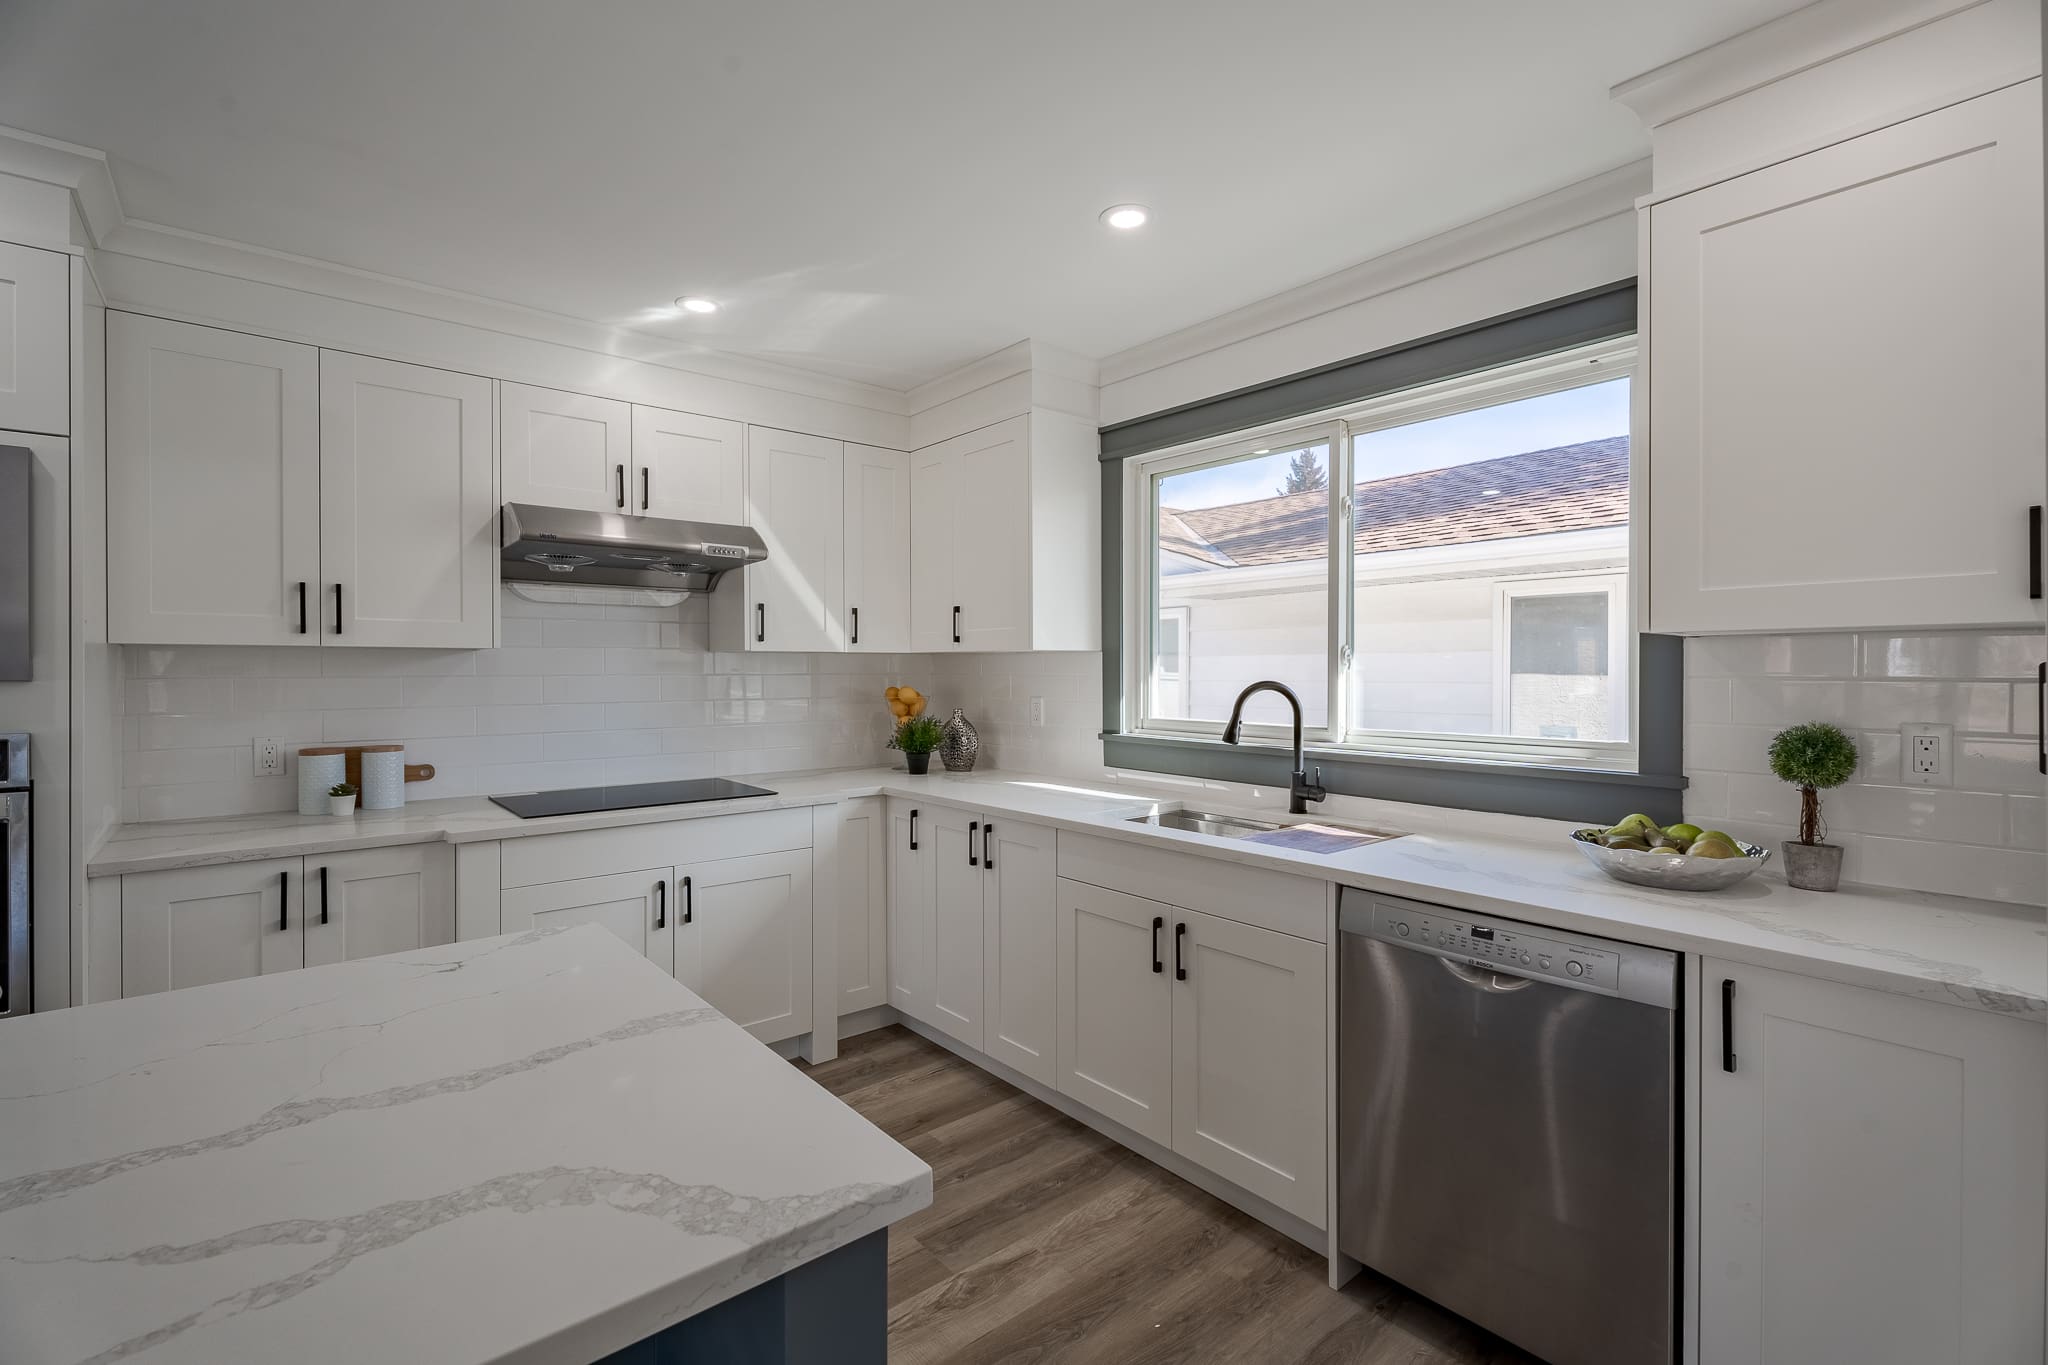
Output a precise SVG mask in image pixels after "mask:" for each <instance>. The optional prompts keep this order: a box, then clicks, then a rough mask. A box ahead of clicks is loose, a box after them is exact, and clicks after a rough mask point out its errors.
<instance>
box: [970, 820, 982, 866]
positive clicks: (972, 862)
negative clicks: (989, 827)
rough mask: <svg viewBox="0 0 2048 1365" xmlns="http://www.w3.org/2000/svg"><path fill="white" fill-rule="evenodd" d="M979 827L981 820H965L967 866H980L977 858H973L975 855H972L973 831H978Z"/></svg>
mask: <svg viewBox="0 0 2048 1365" xmlns="http://www.w3.org/2000/svg"><path fill="white" fill-rule="evenodd" d="M980 829H981V821H979V820H969V821H968V822H967V865H968V866H969V867H980V866H981V863H980V862H979V860H977V859H976V858H975V856H974V836H975V833H976V832H977V831H979V830H980Z"/></svg>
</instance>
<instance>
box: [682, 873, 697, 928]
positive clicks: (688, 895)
mask: <svg viewBox="0 0 2048 1365" xmlns="http://www.w3.org/2000/svg"><path fill="white" fill-rule="evenodd" d="M696 916H697V892H696V889H695V888H694V887H692V886H691V885H690V879H689V878H688V877H685V878H683V923H685V924H688V923H689V922H690V921H691V920H693V919H695V918H696Z"/></svg>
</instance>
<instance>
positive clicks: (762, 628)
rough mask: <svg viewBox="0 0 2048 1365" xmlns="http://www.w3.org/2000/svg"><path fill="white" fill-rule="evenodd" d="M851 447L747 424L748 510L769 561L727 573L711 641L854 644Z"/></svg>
mask: <svg viewBox="0 0 2048 1365" xmlns="http://www.w3.org/2000/svg"><path fill="white" fill-rule="evenodd" d="M845 462H846V451H845V448H844V447H843V446H842V445H841V444H840V443H839V442H838V441H831V440H827V439H825V438H824V437H822V436H806V435H803V434H802V433H800V432H794V431H777V430H775V429H773V428H771V427H748V428H747V515H746V516H745V517H744V518H743V520H744V521H745V523H746V524H747V525H748V526H751V527H753V528H754V530H755V532H756V533H758V534H759V535H760V537H761V539H762V541H763V542H765V543H766V545H767V547H768V558H767V559H765V560H763V561H762V562H761V563H758V564H750V565H748V566H747V567H746V568H744V569H742V570H740V571H738V572H737V573H728V574H726V575H725V577H724V578H722V579H720V580H719V584H718V590H717V592H716V593H715V594H714V595H713V597H712V603H711V644H712V648H714V649H719V650H726V651H740V650H766V651H775V652H781V653H789V652H792V651H795V652H799V653H807V654H819V653H825V654H836V653H839V652H841V651H843V650H844V649H845V648H846V634H847V632H846V617H845V607H846V549H845V546H846V505H845V489H846V480H845V474H846V464H845Z"/></svg>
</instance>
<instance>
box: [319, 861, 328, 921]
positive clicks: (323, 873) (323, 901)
mask: <svg viewBox="0 0 2048 1365" xmlns="http://www.w3.org/2000/svg"><path fill="white" fill-rule="evenodd" d="M320 922H321V923H322V924H325V923H327V869H326V868H324V867H323V868H321V869H320Z"/></svg>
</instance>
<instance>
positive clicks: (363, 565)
mask: <svg viewBox="0 0 2048 1365" xmlns="http://www.w3.org/2000/svg"><path fill="white" fill-rule="evenodd" d="M497 510H498V508H497V501H496V497H495V495H494V493H493V491H492V481H491V381H490V380H488V379H480V378H478V377H477V376H475V375H468V374H456V373H454V372H452V371H449V370H433V369H427V368H426V367H424V366H420V365H400V364H397V363H396V362H394V361H389V360H373V359H371V358H369V357H367V356H359V355H350V354H347V353H345V352H341V351H322V352H321V353H320V563H321V580H322V584H323V593H324V594H325V596H324V600H323V601H322V602H321V604H320V605H321V611H320V621H321V629H322V630H323V631H324V632H326V634H325V637H324V640H323V643H326V644H331V645H425V646H432V647H437V648H443V649H488V648H489V647H490V645H491V637H492V617H493V608H494V606H495V603H494V601H493V597H494V595H495V593H496V591H497V583H498V569H497V566H498V543H497V535H496V531H497Z"/></svg>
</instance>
